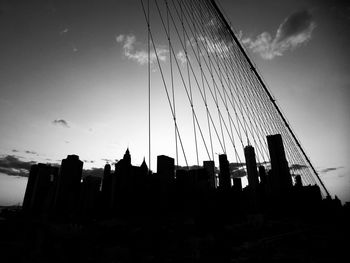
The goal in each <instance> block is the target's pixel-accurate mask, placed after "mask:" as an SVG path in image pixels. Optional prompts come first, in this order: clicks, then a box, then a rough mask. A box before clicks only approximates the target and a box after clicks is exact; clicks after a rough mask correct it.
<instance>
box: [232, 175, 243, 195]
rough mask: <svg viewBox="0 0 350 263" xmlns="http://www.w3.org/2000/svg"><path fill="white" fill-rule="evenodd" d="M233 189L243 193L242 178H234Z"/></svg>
mask: <svg viewBox="0 0 350 263" xmlns="http://www.w3.org/2000/svg"><path fill="white" fill-rule="evenodd" d="M233 189H234V190H235V191H236V192H239V193H240V192H242V180H241V178H239V177H237V178H233Z"/></svg>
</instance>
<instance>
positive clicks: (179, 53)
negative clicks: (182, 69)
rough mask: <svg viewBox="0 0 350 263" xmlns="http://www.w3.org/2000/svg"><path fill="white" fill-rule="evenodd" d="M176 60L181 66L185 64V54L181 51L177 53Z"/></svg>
mask: <svg viewBox="0 0 350 263" xmlns="http://www.w3.org/2000/svg"><path fill="white" fill-rule="evenodd" d="M176 58H177V59H178V60H179V61H180V62H181V64H185V63H186V62H187V58H186V55H185V52H183V51H182V50H180V51H179V52H177V54H176Z"/></svg>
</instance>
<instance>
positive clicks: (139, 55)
mask: <svg viewBox="0 0 350 263" xmlns="http://www.w3.org/2000/svg"><path fill="white" fill-rule="evenodd" d="M116 41H117V43H120V44H121V45H122V46H123V49H124V56H125V57H127V58H128V59H130V60H133V61H135V62H137V63H138V64H140V65H145V64H147V63H148V51H147V49H146V48H144V47H143V46H144V45H143V44H141V43H139V42H137V41H136V36H135V35H133V34H130V35H119V36H117V37H116ZM156 51H157V53H156V52H155V50H154V49H152V50H151V51H150V63H151V64H153V63H154V62H156V61H157V55H158V59H159V60H160V61H166V60H167V56H168V53H169V50H168V49H167V48H166V47H164V46H157V47H156Z"/></svg>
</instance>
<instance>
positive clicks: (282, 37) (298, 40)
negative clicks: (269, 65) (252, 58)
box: [241, 10, 316, 60]
mask: <svg viewBox="0 0 350 263" xmlns="http://www.w3.org/2000/svg"><path fill="white" fill-rule="evenodd" d="M315 27H316V23H315V22H314V21H313V18H312V15H311V13H310V12H309V11H308V10H303V11H299V12H296V13H293V14H291V15H290V16H289V17H287V18H286V19H285V20H284V21H283V22H282V24H281V25H280V26H279V27H278V29H277V32H276V35H275V37H272V36H271V34H270V33H268V32H263V33H261V34H260V35H258V36H257V37H256V39H255V40H254V39H252V38H242V40H241V41H242V43H243V44H244V45H246V46H247V47H248V48H249V49H251V50H252V51H253V52H254V53H258V54H260V56H261V57H262V58H264V59H268V60H271V59H273V58H275V57H276V56H282V55H283V54H284V52H286V51H287V50H294V49H295V48H297V47H299V46H301V45H302V44H305V43H307V42H308V41H309V40H310V39H311V36H312V32H313V30H314V29H315Z"/></svg>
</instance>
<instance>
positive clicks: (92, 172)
mask: <svg viewBox="0 0 350 263" xmlns="http://www.w3.org/2000/svg"><path fill="white" fill-rule="evenodd" d="M82 175H83V177H86V176H95V177H101V178H102V177H103V168H96V167H93V168H91V169H83V174H82Z"/></svg>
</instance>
